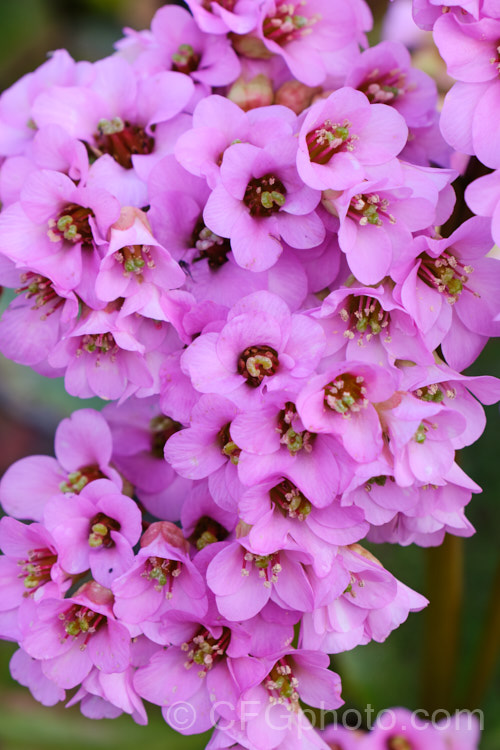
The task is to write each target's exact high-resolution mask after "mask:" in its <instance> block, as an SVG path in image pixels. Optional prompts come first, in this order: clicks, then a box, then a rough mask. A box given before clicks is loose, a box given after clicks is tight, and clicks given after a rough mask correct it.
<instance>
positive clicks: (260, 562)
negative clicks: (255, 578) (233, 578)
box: [241, 552, 282, 589]
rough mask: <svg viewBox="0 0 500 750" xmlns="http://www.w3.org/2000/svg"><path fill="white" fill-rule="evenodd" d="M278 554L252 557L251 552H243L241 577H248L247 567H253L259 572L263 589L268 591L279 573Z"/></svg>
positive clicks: (280, 568)
mask: <svg viewBox="0 0 500 750" xmlns="http://www.w3.org/2000/svg"><path fill="white" fill-rule="evenodd" d="M279 560H280V556H279V552H277V553H273V554H272V555H253V554H252V553H251V552H245V555H244V556H243V567H242V568H241V575H242V576H245V577H246V576H249V575H250V570H249V569H248V567H249V566H252V565H255V567H256V568H257V570H258V571H259V578H262V582H263V584H264V587H265V588H267V589H270V588H271V586H272V584H273V583H276V582H277V581H278V574H279V573H281V570H282V567H281V565H280V561H279Z"/></svg>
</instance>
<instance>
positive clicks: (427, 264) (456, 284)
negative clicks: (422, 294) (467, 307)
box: [418, 251, 480, 305]
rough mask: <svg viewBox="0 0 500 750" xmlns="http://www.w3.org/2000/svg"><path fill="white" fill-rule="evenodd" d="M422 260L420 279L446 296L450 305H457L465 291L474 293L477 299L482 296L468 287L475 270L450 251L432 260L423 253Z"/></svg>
mask: <svg viewBox="0 0 500 750" xmlns="http://www.w3.org/2000/svg"><path fill="white" fill-rule="evenodd" d="M420 258H421V262H420V268H419V269H418V277H419V279H421V280H422V281H423V282H424V283H425V284H427V286H430V287H433V288H434V289H436V290H437V291H438V292H440V293H441V294H444V296H445V297H446V299H447V301H448V302H449V303H450V305H453V304H455V302H456V301H457V299H458V298H459V297H460V295H461V294H462V292H463V291H464V290H466V291H468V292H472V294H474V296H476V297H479V296H480V295H479V294H477V292H473V291H472V289H470V288H468V287H467V282H468V281H469V277H470V275H471V273H473V271H474V268H473V267H472V266H469V265H464V264H463V263H462V261H460V260H459V259H458V258H456V257H455V256H454V255H453V254H452V253H450V252H449V251H445V252H444V253H442V254H441V255H440V256H439V258H432V257H431V256H429V255H427V253H422V255H421V256H420Z"/></svg>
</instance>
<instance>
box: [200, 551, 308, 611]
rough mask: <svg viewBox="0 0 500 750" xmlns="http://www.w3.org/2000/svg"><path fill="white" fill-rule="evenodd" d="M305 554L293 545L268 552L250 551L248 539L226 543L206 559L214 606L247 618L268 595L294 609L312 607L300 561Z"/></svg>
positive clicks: (281, 604)
mask: <svg viewBox="0 0 500 750" xmlns="http://www.w3.org/2000/svg"><path fill="white" fill-rule="evenodd" d="M310 562H311V558H310V557H309V555H307V554H305V553H304V552H302V550H301V549H300V548H298V547H295V545H289V546H288V548H284V549H280V550H278V551H276V552H274V553H272V554H270V555H257V554H254V553H253V552H252V547H251V545H250V544H249V542H248V540H246V539H244V538H242V539H239V540H238V541H236V542H230V543H226V544H225V546H224V547H223V548H222V549H221V550H220V552H218V553H217V554H216V555H215V557H214V558H213V559H212V561H211V562H210V564H209V566H208V569H207V583H208V586H209V587H210V589H211V590H212V591H213V592H214V594H215V595H216V596H215V599H216V602H217V609H218V610H219V612H220V613H221V615H222V616H223V617H225V618H226V619H228V620H231V621H243V620H248V619H250V618H252V617H254V616H255V615H256V614H258V613H259V612H260V611H261V610H262V609H263V608H264V607H265V605H266V604H267V602H268V601H269V600H270V599H271V600H272V601H274V602H276V603H277V604H278V605H279V606H280V607H283V608H284V609H295V610H297V611H298V612H305V611H309V610H311V609H312V608H313V590H312V587H311V584H310V583H309V580H308V577H307V572H306V570H305V568H304V563H306V564H307V563H310Z"/></svg>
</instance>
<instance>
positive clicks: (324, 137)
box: [306, 120, 358, 164]
mask: <svg viewBox="0 0 500 750" xmlns="http://www.w3.org/2000/svg"><path fill="white" fill-rule="evenodd" d="M351 127H352V124H351V123H350V122H349V120H344V123H343V124H342V125H341V124H340V123H339V122H332V121H331V120H325V122H324V123H323V125H321V127H319V128H316V129H315V130H311V131H310V132H309V133H308V134H307V136H306V143H307V148H308V149H309V157H310V159H311V161H312V162H314V163H315V164H328V162H329V161H330V159H331V158H332V157H333V156H335V154H336V153H338V152H340V151H354V141H357V140H358V136H357V135H354V134H353V135H351V132H350V128H351Z"/></svg>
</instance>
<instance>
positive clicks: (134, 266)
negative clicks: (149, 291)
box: [113, 245, 155, 283]
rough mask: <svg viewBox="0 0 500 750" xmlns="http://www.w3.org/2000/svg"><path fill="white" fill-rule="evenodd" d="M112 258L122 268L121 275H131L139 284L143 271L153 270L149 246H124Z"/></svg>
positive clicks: (153, 265) (153, 263) (153, 264)
mask: <svg viewBox="0 0 500 750" xmlns="http://www.w3.org/2000/svg"><path fill="white" fill-rule="evenodd" d="M113 257H114V259H115V260H116V261H118V263H120V264H121V265H122V266H123V275H124V276H130V274H131V273H132V274H134V276H135V277H136V278H137V281H138V282H139V283H142V281H143V275H142V274H143V273H144V271H145V269H147V268H149V269H151V270H152V269H154V268H155V262H154V260H153V258H152V257H151V248H150V247H149V245H126V246H125V247H122V248H120V250H118V251H117V252H116V253H115V254H114V256H113Z"/></svg>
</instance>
